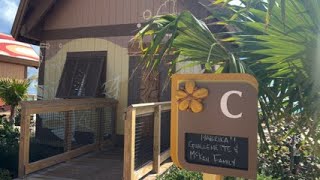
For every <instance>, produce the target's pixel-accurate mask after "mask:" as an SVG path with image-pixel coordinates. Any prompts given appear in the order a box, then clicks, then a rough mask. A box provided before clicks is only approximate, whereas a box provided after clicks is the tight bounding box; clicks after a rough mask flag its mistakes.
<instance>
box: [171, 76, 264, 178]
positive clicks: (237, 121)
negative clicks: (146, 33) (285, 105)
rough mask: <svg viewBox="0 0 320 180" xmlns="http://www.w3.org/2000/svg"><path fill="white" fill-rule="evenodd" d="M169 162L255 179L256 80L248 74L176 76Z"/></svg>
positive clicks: (189, 167)
mask: <svg viewBox="0 0 320 180" xmlns="http://www.w3.org/2000/svg"><path fill="white" fill-rule="evenodd" d="M171 80H172V81H171V82H172V86H171V97H172V99H171V142H170V143H171V144H170V153H171V158H172V161H173V162H174V164H175V165H176V166H178V167H181V168H183V169H186V170H189V171H196V172H203V173H207V174H219V175H223V176H232V177H243V178H246V179H256V178H257V159H258V158H257V156H258V154H257V130H258V128H257V127H258V120H257V119H258V117H257V115H258V113H257V112H258V106H257V104H258V103H257V102H258V83H257V81H256V79H255V78H254V77H252V76H251V75H248V74H175V75H173V77H172V79H171Z"/></svg>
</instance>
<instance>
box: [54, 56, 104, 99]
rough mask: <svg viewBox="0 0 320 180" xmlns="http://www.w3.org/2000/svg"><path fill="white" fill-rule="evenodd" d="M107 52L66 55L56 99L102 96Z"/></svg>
mask: <svg viewBox="0 0 320 180" xmlns="http://www.w3.org/2000/svg"><path fill="white" fill-rule="evenodd" d="M106 56H107V52H72V53H68V54H67V59H66V63H65V65H64V68H63V72H62V75H61V78H60V82H59V87H58V90H57V94H56V97H57V98H85V97H99V96H103V87H102V86H103V83H104V82H105V81H106Z"/></svg>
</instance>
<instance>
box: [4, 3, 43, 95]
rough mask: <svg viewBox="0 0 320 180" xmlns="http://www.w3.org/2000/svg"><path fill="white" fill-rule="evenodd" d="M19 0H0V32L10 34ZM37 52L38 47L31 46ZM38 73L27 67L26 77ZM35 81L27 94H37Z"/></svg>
mask: <svg viewBox="0 0 320 180" xmlns="http://www.w3.org/2000/svg"><path fill="white" fill-rule="evenodd" d="M19 2H20V0H0V12H1V15H0V32H2V33H5V34H10V32H11V28H12V24H13V21H14V18H15V16H16V13H17V9H18V6H19ZM32 47H33V49H34V50H35V51H36V52H37V53H39V47H37V46H32ZM35 74H38V70H37V69H35V68H28V77H30V76H32V75H35ZM36 85H37V84H36V82H32V83H31V85H30V87H29V94H37V88H36Z"/></svg>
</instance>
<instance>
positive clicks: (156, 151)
mask: <svg viewBox="0 0 320 180" xmlns="http://www.w3.org/2000/svg"><path fill="white" fill-rule="evenodd" d="M153 128H154V130H153V171H154V172H155V173H157V174H158V173H159V172H160V161H161V160H160V147H161V105H159V106H156V107H155V110H154V125H153Z"/></svg>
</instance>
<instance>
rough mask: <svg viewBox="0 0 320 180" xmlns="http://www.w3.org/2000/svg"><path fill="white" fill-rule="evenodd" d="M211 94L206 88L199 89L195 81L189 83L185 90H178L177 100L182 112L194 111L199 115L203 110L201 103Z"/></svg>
mask: <svg viewBox="0 0 320 180" xmlns="http://www.w3.org/2000/svg"><path fill="white" fill-rule="evenodd" d="M208 94H209V92H208V90H207V89H205V88H197V87H196V83H195V82H194V81H187V82H186V83H185V89H181V90H178V91H177V93H176V98H177V100H178V104H179V110H180V111H190V110H191V111H192V112H194V113H199V112H201V111H202V110H203V104H202V103H201V101H202V100H203V99H204V98H206V97H207V96H208Z"/></svg>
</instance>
